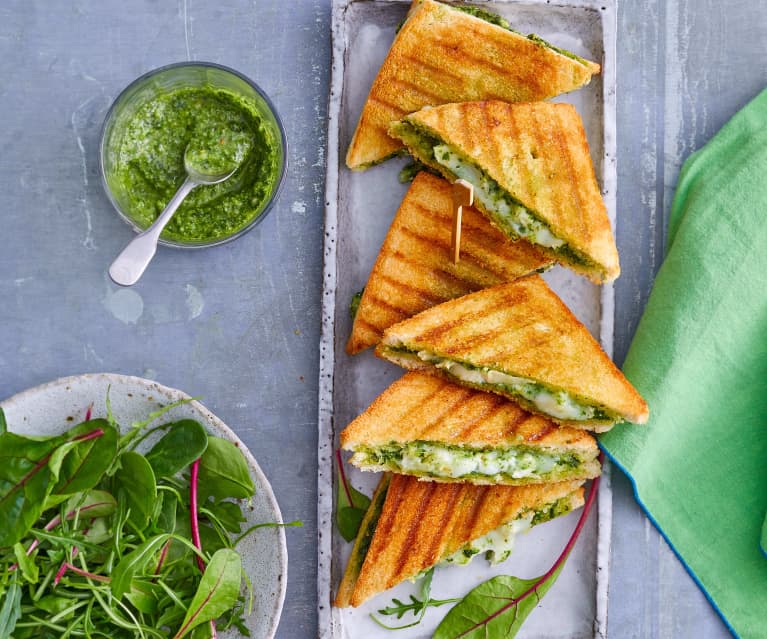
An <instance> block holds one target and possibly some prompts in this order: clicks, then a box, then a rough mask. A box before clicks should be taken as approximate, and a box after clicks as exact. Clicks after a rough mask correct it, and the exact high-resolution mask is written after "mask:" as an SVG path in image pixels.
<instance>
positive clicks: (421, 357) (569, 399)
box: [385, 345, 622, 424]
mask: <svg viewBox="0 0 767 639" xmlns="http://www.w3.org/2000/svg"><path fill="white" fill-rule="evenodd" d="M385 349H386V351H387V352H388V353H391V354H392V355H393V356H395V357H405V358H408V359H412V360H415V361H418V362H421V363H430V364H432V365H434V367H435V368H437V369H438V370H441V371H442V372H444V373H445V374H447V375H448V376H450V377H451V378H455V379H458V380H459V381H463V382H467V380H466V379H462V378H461V377H460V376H459V374H457V372H456V370H457V368H456V366H455V365H457V366H458V367H460V368H463V369H466V370H468V371H472V372H473V371H476V372H478V373H480V374H482V375H487V374H491V375H492V374H494V373H501V374H505V373H502V372H501V371H495V370H494V369H491V368H489V367H481V366H474V365H473V364H470V363H468V362H464V361H458V360H453V359H449V358H446V357H441V356H439V355H431V354H430V355H426V354H425V353H423V352H422V351H421V352H416V351H413V350H411V349H409V348H407V347H406V346H404V345H403V346H399V347H396V346H391V345H387V346H385ZM451 368H453V369H454V370H451ZM519 379H520V382H521V383H518V384H513V385H511V384H504V383H498V382H489V381H484V380H476V381H475V380H472V381H470V382H468V383H471V385H472V386H486V387H490V388H493V389H497V390H499V391H501V392H502V393H504V394H507V395H512V396H513V397H514V399H515V400H516V401H517V402H519V404H521V405H522V407H523V408H527V409H530V410H533V411H535V412H538V413H545V414H547V415H550V416H551V417H554V418H555V419H567V420H570V421H579V420H583V421H586V420H588V421H589V422H590V423H594V422H597V423H604V424H613V423H615V422H617V421H621V419H622V418H621V417H620V416H618V415H615V414H613V413H611V412H610V411H609V410H607V409H606V408H605V407H604V406H600V405H598V404H595V403H593V402H590V401H589V400H588V399H587V398H585V397H579V396H575V395H572V394H571V393H568V392H566V391H564V390H561V389H557V388H554V387H552V386H549V385H547V384H543V383H541V382H538V381H534V380H526V379H525V378H519ZM542 394H546V395H551V396H553V397H555V398H556V402H557V403H558V404H560V405H564V406H573V407H576V408H577V407H580V408H582V409H583V415H582V416H581V417H570V416H561V415H556V414H552V413H551V412H549V411H547V410H544V409H542V408H541V407H540V406H539V405H537V404H536V402H535V398H536V397H538V396H540V395H542Z"/></svg>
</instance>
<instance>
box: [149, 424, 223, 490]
mask: <svg viewBox="0 0 767 639" xmlns="http://www.w3.org/2000/svg"><path fill="white" fill-rule="evenodd" d="M207 447H208V434H207V433H206V432H205V429H204V428H203V427H202V424H200V423H199V422H197V421H195V420H193V419H182V420H181V421H178V422H174V423H172V424H170V425H169V426H168V432H167V433H165V435H163V436H162V438H160V440H158V442H157V443H156V444H155V445H154V446H153V447H152V449H151V450H150V451H149V452H148V453H147V454H146V459H147V461H148V462H149V464H150V466H152V470H154V473H155V475H156V476H157V477H172V476H173V475H175V474H176V473H178V472H180V471H181V470H182V469H184V468H186V467H187V466H189V464H191V463H192V462H193V461H194V460H195V459H198V458H199V457H200V456H201V455H202V454H203V453H204V452H205V449H206V448H207Z"/></svg>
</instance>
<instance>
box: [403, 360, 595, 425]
mask: <svg viewBox="0 0 767 639" xmlns="http://www.w3.org/2000/svg"><path fill="white" fill-rule="evenodd" d="M417 356H418V359H420V360H422V361H424V362H429V363H430V364H434V366H436V367H437V368H439V369H441V370H443V371H445V372H446V373H447V374H448V375H450V376H452V377H455V378H457V379H459V380H461V381H464V382H468V383H470V384H477V385H482V386H485V385H490V386H498V387H502V388H503V389H505V390H508V391H510V392H511V393H513V394H514V395H519V396H520V397H522V398H524V399H526V400H527V401H529V402H530V403H531V404H533V405H534V406H535V407H536V408H537V409H538V410H539V411H541V412H542V413H545V414H546V415H551V416H552V417H554V418H556V419H569V420H573V421H583V420H587V419H591V418H592V417H594V414H595V410H596V409H595V408H594V407H593V406H587V405H585V404H582V403H581V402H579V401H578V400H577V399H575V397H573V396H572V395H571V394H570V393H568V392H567V391H564V390H558V391H554V390H549V389H547V388H545V387H544V386H541V384H539V383H537V382H535V381H534V380H532V379H527V378H525V377H515V376H513V375H507V374H506V373H502V372H500V371H495V370H491V369H487V368H468V367H467V366H464V365H462V364H459V363H458V362H454V361H452V360H449V359H445V358H443V357H438V356H436V355H432V354H431V353H428V352H427V351H419V352H418V354H417Z"/></svg>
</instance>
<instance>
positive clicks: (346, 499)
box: [336, 450, 370, 541]
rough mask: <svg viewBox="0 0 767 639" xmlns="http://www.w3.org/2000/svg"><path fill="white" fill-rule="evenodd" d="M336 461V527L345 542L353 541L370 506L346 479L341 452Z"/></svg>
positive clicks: (363, 496)
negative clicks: (337, 480) (337, 475)
mask: <svg viewBox="0 0 767 639" xmlns="http://www.w3.org/2000/svg"><path fill="white" fill-rule="evenodd" d="M336 459H337V460H338V474H339V479H340V481H339V482H338V489H337V490H338V492H337V495H336V525H337V526H338V532H340V533H341V537H343V538H344V539H345V540H346V541H354V539H355V537H356V536H357V533H358V532H359V530H360V524H361V523H362V518H363V517H364V516H365V512H367V509H368V506H370V498H369V497H367V496H366V495H363V494H362V493H361V492H360V491H359V490H356V489H355V488H354V487H353V486H352V485H351V484H350V483H349V482H348V481H347V479H346V473H345V472H344V465H343V462H342V461H341V451H338V450H337V451H336Z"/></svg>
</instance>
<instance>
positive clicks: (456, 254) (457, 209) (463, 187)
mask: <svg viewBox="0 0 767 639" xmlns="http://www.w3.org/2000/svg"><path fill="white" fill-rule="evenodd" d="M472 204H474V187H473V186H472V185H471V184H470V183H469V182H467V181H466V180H456V181H455V183H454V184H453V233H452V235H451V238H450V247H451V249H452V250H451V252H452V253H453V264H458V261H459V260H460V259H461V217H462V215H463V207H464V206H471V205H472Z"/></svg>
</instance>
